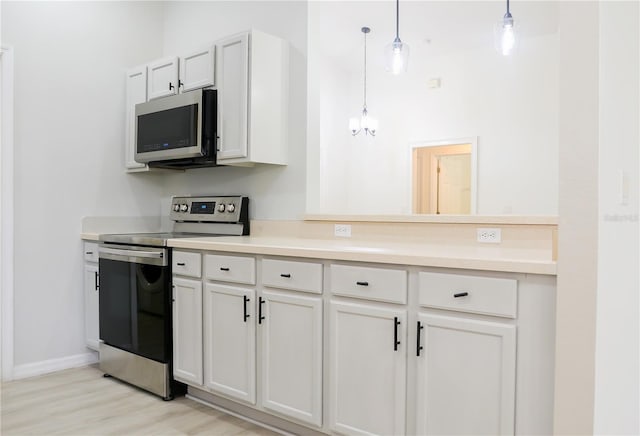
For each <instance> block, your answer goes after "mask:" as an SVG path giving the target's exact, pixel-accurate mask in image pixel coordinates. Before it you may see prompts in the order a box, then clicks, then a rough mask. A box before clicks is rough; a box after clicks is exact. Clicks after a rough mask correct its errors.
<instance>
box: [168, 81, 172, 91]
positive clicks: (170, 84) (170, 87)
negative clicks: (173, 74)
mask: <svg viewBox="0 0 640 436" xmlns="http://www.w3.org/2000/svg"><path fill="white" fill-rule="evenodd" d="M172 89H173V83H171V82H169V90H172Z"/></svg>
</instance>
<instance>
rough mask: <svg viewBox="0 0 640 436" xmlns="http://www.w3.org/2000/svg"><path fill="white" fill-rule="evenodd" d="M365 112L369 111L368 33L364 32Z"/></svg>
mask: <svg viewBox="0 0 640 436" xmlns="http://www.w3.org/2000/svg"><path fill="white" fill-rule="evenodd" d="M363 33H364V110H367V32H364V31H363Z"/></svg>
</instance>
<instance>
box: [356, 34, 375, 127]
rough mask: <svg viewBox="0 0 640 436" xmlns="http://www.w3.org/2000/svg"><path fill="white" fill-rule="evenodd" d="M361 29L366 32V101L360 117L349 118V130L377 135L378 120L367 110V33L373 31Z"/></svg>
mask: <svg viewBox="0 0 640 436" xmlns="http://www.w3.org/2000/svg"><path fill="white" fill-rule="evenodd" d="M361 30H362V33H364V102H363V104H362V113H361V114H360V117H352V118H349V130H350V131H351V134H352V135H353V136H356V135H357V134H358V133H360V132H362V131H364V134H365V135H371V136H376V131H377V130H378V120H376V119H375V118H371V117H370V116H369V112H368V111H367V33H369V32H371V29H369V28H368V27H363V28H362V29H361Z"/></svg>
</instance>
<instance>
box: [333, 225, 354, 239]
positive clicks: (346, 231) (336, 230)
mask: <svg viewBox="0 0 640 436" xmlns="http://www.w3.org/2000/svg"><path fill="white" fill-rule="evenodd" d="M333 234H334V235H335V236H340V237H342V238H350V237H351V225H350V224H336V225H334V227H333Z"/></svg>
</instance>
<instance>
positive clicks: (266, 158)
mask: <svg viewBox="0 0 640 436" xmlns="http://www.w3.org/2000/svg"><path fill="white" fill-rule="evenodd" d="M217 65H218V67H217V78H216V87H217V88H218V136H219V142H218V156H217V159H218V161H219V162H221V163H224V164H225V165H253V164H255V163H267V164H278V165H286V163H287V148H288V143H287V131H288V121H287V120H288V100H289V92H288V90H289V81H288V79H289V48H288V45H287V43H286V42H285V41H284V40H282V39H280V38H277V37H275V36H271V35H268V34H266V33H262V32H259V31H255V30H253V31H251V32H247V33H242V34H239V35H235V36H232V37H230V38H226V39H224V40H222V41H219V42H218V44H217Z"/></svg>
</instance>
